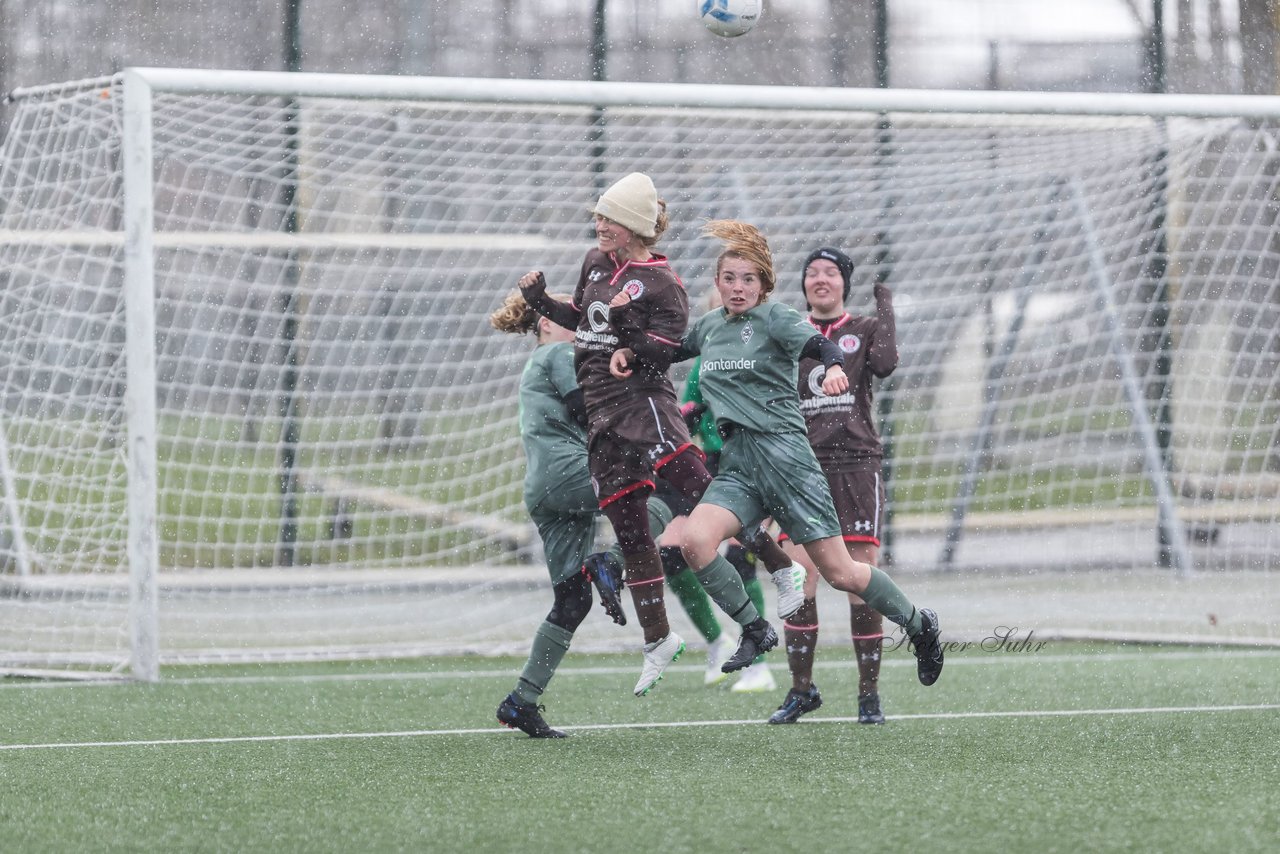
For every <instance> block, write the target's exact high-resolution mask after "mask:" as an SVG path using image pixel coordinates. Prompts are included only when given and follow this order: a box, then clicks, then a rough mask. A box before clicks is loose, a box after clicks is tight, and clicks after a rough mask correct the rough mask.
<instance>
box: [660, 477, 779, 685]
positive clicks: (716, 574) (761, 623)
mask: <svg viewBox="0 0 1280 854" xmlns="http://www.w3.org/2000/svg"><path fill="white" fill-rule="evenodd" d="M717 484H718V485H720V484H721V481H719V480H718V481H717ZM741 527H742V523H741V522H740V521H739V519H738V516H737V515H735V514H734V513H733V512H732V511H730V510H728V509H726V508H725V507H722V506H719V505H718V504H716V503H711V502H709V501H702V502H700V503H699V504H698V506H697V507H694V508H693V512H692V513H691V514H689V522H688V525H687V526H686V533H685V540H684V546H683V552H684V559H685V561H687V562H688V564H689V566H690V567H692V568H693V571H694V575H695V576H697V579H698V582H699V583H700V584H702V587H703V589H705V590H706V591H707V595H708V596H710V597H711V599H712V601H713V602H715V603H716V604H717V605H718V606H719V607H720V610H722V611H724V612H725V613H726V614H728V615H729V617H730V619H732V620H733V621H734V622H736V623H737V624H738V625H740V626H742V634H741V636H740V637H739V638H738V648H737V649H736V650H735V651H734V654H733V655H732V656H731V657H730V658H729V660H728V661H726V662H725V663H724V665H723V666H722V667H721V669H722V670H723V671H724V672H725V673H732V672H733V671H735V670H741V669H742V668H744V667H747V666H748V665H750V664H751V662H752V661H754V660H755V658H756V656H757V655H759V654H761V653H764V652H768V651H769V650H770V649H772V648H773V647H774V646H776V645H777V643H778V635H777V633H776V632H775V631H774V629H773V627H772V626H770V625H769V623H768V621H766V620H765V619H764V618H763V617H762V616H760V612H759V611H758V610H757V609H756V606H755V605H754V604H753V603H752V602H751V598H750V597H749V596H748V595H747V591H746V588H745V587H744V586H743V584H742V578H741V576H739V575H738V573H737V571H736V570H735V569H734V568H733V565H732V564H730V563H729V561H727V560H725V558H724V557H723V556H722V555H721V554H720V552H719V546H720V543H721V542H723V541H724V540H727V539H729V538H731V537H733V536H735V535H736V534H737V533H738V532H739V530H740V529H741Z"/></svg>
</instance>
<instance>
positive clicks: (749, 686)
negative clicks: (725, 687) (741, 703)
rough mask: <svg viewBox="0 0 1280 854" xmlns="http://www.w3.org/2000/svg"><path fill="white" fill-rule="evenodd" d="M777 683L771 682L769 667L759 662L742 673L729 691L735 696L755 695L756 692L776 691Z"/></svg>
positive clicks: (771, 675) (771, 676)
mask: <svg viewBox="0 0 1280 854" xmlns="http://www.w3.org/2000/svg"><path fill="white" fill-rule="evenodd" d="M777 688H778V683H777V682H775V681H774V680H773V673H772V672H771V671H770V670H769V665H768V664H766V663H765V662H763V661H761V662H758V663H756V664H753V665H751V666H750V667H748V668H747V669H746V670H744V671H742V675H741V676H739V677H738V681H737V682H734V683H733V687H732V688H730V689H729V690H730V691H732V692H733V693H735V694H746V693H755V692H757V691H776V690H777Z"/></svg>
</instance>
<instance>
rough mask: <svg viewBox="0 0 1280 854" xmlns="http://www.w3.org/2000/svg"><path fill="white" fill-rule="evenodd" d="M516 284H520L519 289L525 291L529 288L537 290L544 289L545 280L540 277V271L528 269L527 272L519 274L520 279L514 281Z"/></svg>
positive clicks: (545, 285)
mask: <svg viewBox="0 0 1280 854" xmlns="http://www.w3.org/2000/svg"><path fill="white" fill-rule="evenodd" d="M516 284H517V285H519V286H520V290H521V291H527V290H530V289H532V290H534V291H539V290H545V289H546V287H547V280H546V279H544V278H543V277H542V273H541V272H540V271H538V270H530V271H529V272H528V273H525V274H524V275H523V276H521V277H520V281H518V282H516Z"/></svg>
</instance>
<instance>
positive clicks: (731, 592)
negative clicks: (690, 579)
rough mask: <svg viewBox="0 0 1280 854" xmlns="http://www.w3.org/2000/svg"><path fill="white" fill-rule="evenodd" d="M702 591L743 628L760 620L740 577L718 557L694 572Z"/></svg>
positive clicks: (729, 564) (726, 562)
mask: <svg viewBox="0 0 1280 854" xmlns="http://www.w3.org/2000/svg"><path fill="white" fill-rule="evenodd" d="M694 576H696V577H697V579H698V583H699V584H701V585H702V589H703V590H705V591H707V595H708V596H710V597H711V601H712V602H715V603H716V604H717V605H719V606H720V610H721V611H724V612H725V613H726V614H728V615H729V616H730V617H731V618H732V619H733V621H734V622H735V623H737V624H738V625H740V626H745V625H747V624H748V623H754V622H755V621H756V620H758V619H760V612H759V611H757V610H756V606H755V605H753V604H752V603H751V597H749V596H748V595H747V590H746V588H745V587H743V585H742V576H740V575H738V571H737V570H736V569H734V568H733V564H731V563H729V561H727V560H725V559H724V558H723V557H721V556H720V555H716V556H715V558H714V559H713V560H712V561H711V563H709V564H707V565H706V566H704V567H703V568H702V569H700V570H697V571H696V572H694Z"/></svg>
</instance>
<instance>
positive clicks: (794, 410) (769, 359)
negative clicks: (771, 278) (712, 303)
mask: <svg viewBox="0 0 1280 854" xmlns="http://www.w3.org/2000/svg"><path fill="white" fill-rule="evenodd" d="M813 336H814V328H813V327H812V326H811V325H810V324H809V321H808V320H806V319H805V317H804V316H803V315H802V314H800V312H798V311H796V310H795V309H794V308H791V307H790V306H786V305H782V304H780V303H774V302H767V303H764V304H763V305H758V306H756V307H755V308H753V309H751V310H750V311H748V312H747V313H745V314H740V315H738V316H737V317H732V316H730V315H729V313H728V312H727V311H725V310H724V309H722V308H717V309H714V310H712V311H710V312H708V313H707V314H704V315H703V316H702V317H700V318H698V321H697V322H696V323H695V324H694V325H693V327H692V328H691V329H690V330H689V332H688V333H687V334H686V335H685V337H684V341H683V342H682V344H681V349H682V350H683V351H684V352H685V353H688V354H692V355H701V357H702V367H701V371H700V376H699V387H700V389H701V391H702V397H703V400H705V401H706V403H707V406H708V407H709V408H710V410H711V411H712V412H713V413H715V417H716V422H717V423H724V422H730V423H732V424H737V425H739V426H741V427H746V428H748V429H750V430H758V431H761V432H767V433H778V432H783V431H798V432H800V433H804V431H805V425H804V416H803V415H801V414H800V400H799V397H798V395H797V393H796V369H797V365H798V364H799V361H800V351H801V350H803V349H804V345H805V343H806V342H807V341H808V340H809V339H810V338H812V337H813Z"/></svg>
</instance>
